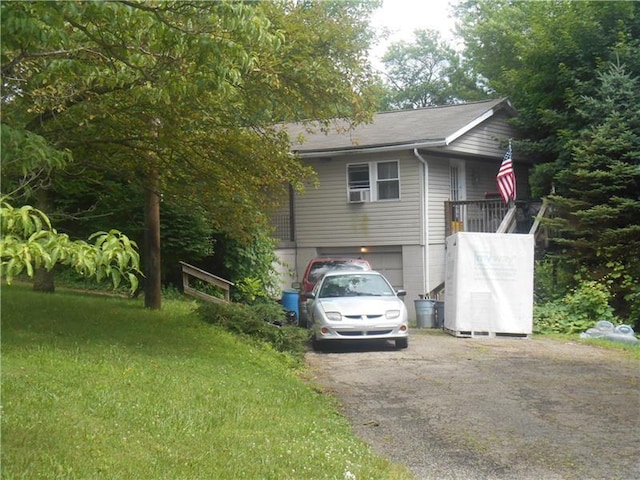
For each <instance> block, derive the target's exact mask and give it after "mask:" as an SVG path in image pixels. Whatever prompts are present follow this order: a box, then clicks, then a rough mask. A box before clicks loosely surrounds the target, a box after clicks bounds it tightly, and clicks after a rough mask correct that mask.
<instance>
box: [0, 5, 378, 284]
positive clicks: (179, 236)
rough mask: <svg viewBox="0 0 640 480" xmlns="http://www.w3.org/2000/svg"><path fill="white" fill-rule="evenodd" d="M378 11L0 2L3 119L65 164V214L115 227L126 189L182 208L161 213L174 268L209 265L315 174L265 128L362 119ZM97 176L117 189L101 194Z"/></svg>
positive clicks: (61, 181) (13, 178)
mask: <svg viewBox="0 0 640 480" xmlns="http://www.w3.org/2000/svg"><path fill="white" fill-rule="evenodd" d="M377 4H378V2H366V1H349V2H344V1H310V2H307V1H305V2H289V1H286V2H236V1H211V2H204V1H198V2H183V1H163V2H149V3H145V2H142V3H141V2H125V3H122V2H80V3H77V2H3V3H2V4H1V5H0V7H1V8H2V12H1V15H0V21H1V22H2V24H1V25H0V26H1V29H2V45H1V48H2V51H1V63H2V65H1V67H2V74H3V82H2V85H1V86H2V107H3V108H2V110H1V113H0V114H1V115H2V124H3V126H4V125H8V126H10V127H11V128H12V129H14V130H15V131H18V132H27V133H26V134H25V135H24V138H27V140H28V142H29V143H31V144H32V146H33V148H31V149H29V148H28V146H27V147H25V149H24V151H25V152H28V151H36V150H37V151H40V150H42V149H41V148H36V147H38V146H39V144H38V142H37V140H38V139H44V144H46V145H49V146H52V148H55V150H57V151H60V152H70V154H72V155H73V158H74V159H75V163H74V164H73V166H72V167H69V168H67V169H66V171H65V172H64V173H62V172H57V173H58V175H57V178H54V179H53V183H52V185H51V188H50V190H49V191H50V193H51V197H52V198H53V199H54V203H55V205H56V206H57V207H58V208H59V209H60V212H59V213H61V214H64V215H66V216H67V218H70V217H73V219H74V220H75V219H77V218H78V217H86V216H87V212H89V211H91V209H92V208H93V207H94V206H96V205H98V204H101V205H105V204H106V205H108V206H111V207H113V209H114V210H117V212H115V211H114V212H107V213H108V214H114V218H115V215H116V214H121V213H123V212H124V211H125V210H127V209H128V210H129V211H134V210H135V209H136V208H138V209H139V208H140V207H141V205H142V204H143V202H142V201H141V198H140V197H138V196H136V195H132V196H131V197H124V198H123V197H122V195H121V193H122V192H124V191H125V190H126V186H129V185H133V187H132V188H131V190H135V189H137V190H138V192H144V191H149V190H152V191H153V192H154V193H157V194H159V195H160V196H161V197H163V198H165V199H167V203H166V204H165V206H163V207H162V209H163V210H164V209H165V208H166V210H169V209H173V212H174V213H175V212H177V213H178V214H180V212H187V213H186V214H185V215H184V216H181V217H179V218H181V219H182V220H183V222H181V221H175V220H176V217H172V216H171V215H166V216H164V212H163V215H161V218H164V219H166V220H167V221H168V222H167V223H165V224H164V225H163V226H164V227H165V228H166V232H167V235H166V236H165V237H164V238H163V239H162V241H163V242H165V241H166V242H167V243H168V246H169V247H170V250H168V251H167V252H166V253H167V258H168V260H167V261H169V262H171V264H173V265H175V264H176V262H175V260H176V259H178V257H183V258H180V259H182V260H193V259H197V258H198V257H200V256H202V255H206V254H207V253H208V252H207V251H206V250H207V249H208V248H210V247H211V245H210V244H208V242H209V241H210V238H209V237H210V233H211V232H216V233H217V234H219V235H221V236H225V237H227V238H229V239H233V240H237V241H238V242H240V244H242V245H246V244H247V243H249V242H250V240H251V238H252V235H253V225H254V223H255V222H254V217H255V216H256V215H259V214H260V213H264V212H267V211H268V210H269V208H272V207H274V206H275V204H276V201H275V199H276V198H278V195H277V193H278V192H281V191H284V189H286V188H288V185H293V186H294V187H295V188H296V189H302V186H303V185H304V184H305V181H306V180H308V179H311V178H312V177H313V171H312V169H311V168H308V167H305V166H304V165H303V164H302V163H301V162H300V160H299V159H298V158H296V157H295V156H293V155H290V142H289V139H288V136H287V134H286V132H284V131H282V129H281V128H278V127H277V126H275V125H276V124H277V123H278V122H281V121H290V120H303V121H305V120H308V119H320V120H325V121H326V120H328V119H330V118H334V117H343V118H348V119H350V120H351V121H353V122H354V123H358V122H362V121H365V120H367V119H369V118H370V116H371V113H372V111H373V110H374V107H375V96H374V92H373V89H372V87H373V84H374V81H373V80H374V78H373V75H372V72H371V68H370V66H369V65H368V63H367V62H366V60H365V56H366V53H367V49H368V47H369V40H370V39H371V31H370V29H369V25H368V16H369V15H370V13H371V11H372V10H373V9H374V8H375V7H376V6H377ZM35 157H36V156H34V155H29V161H30V162H31V164H33V163H34V162H35V159H36V158H35ZM27 163H29V162H25V163H24V164H25V165H26V164H27ZM6 173H7V175H6V178H3V188H4V185H13V184H17V183H20V181H21V179H20V177H19V169H18V168H15V169H11V171H9V170H7V172H6ZM3 174H4V172H3ZM156 174H157V175H158V176H159V178H156ZM70 177H71V178H73V183H72V184H71V185H66V182H65V180H68V179H69V178H70ZM102 179H107V180H109V181H110V182H121V183H122V184H123V186H124V187H125V188H122V189H121V190H120V191H117V189H114V188H111V187H112V185H111V186H110V188H108V189H104V190H103V189H102V185H103V183H102V182H101V180H102ZM83 182H84V183H85V184H84V185H81V184H82V183H83ZM96 185H100V189H99V191H97V192H95V191H94V192H92V188H93V189H94V190H95V186H96ZM78 192H82V193H78ZM74 196H76V197H79V198H69V197H74ZM94 197H98V198H94ZM169 202H171V203H169ZM75 205H78V206H80V207H81V208H80V209H79V210H75V209H72V208H71V207H73V206H75ZM169 205H170V206H169ZM64 207H68V209H67V208H64ZM42 208H44V207H42ZM47 213H48V214H52V213H53V212H51V211H49V210H48V209H47ZM57 213H58V212H57ZM167 213H170V212H167ZM92 214H94V215H95V214H96V213H94V212H92ZM139 216H141V215H139ZM129 218H130V219H131V220H129V221H131V222H132V223H133V222H135V220H134V218H135V216H134V215H130V216H129ZM172 220H173V221H172ZM113 225H114V224H113V223H112V224H110V226H109V229H110V228H113ZM116 225H118V226H119V228H120V229H121V230H124V227H123V226H121V225H122V224H116ZM181 227H185V228H182V229H181ZM101 229H102V228H101ZM104 230H107V228H104ZM127 231H128V230H127ZM204 231H207V232H206V233H205V234H204V235H202V233H203V232H204ZM182 232H184V233H182ZM180 245H181V246H182V249H179V248H177V247H178V246H180ZM154 253H159V252H154ZM163 253H164V252H163ZM185 257H188V258H185ZM150 268H151V267H150ZM157 268H159V266H158V267H156V266H155V265H154V267H153V269H154V271H153V272H147V273H148V276H149V277H150V278H152V279H154V278H159V277H160V272H158V271H157ZM253 276H254V275H253V274H242V275H241V276H238V277H237V279H242V278H248V277H253ZM257 278H259V279H260V281H262V282H263V283H264V285H265V288H267V289H268V288H269V285H270V281H268V279H267V278H266V277H265V275H264V274H263V272H258V274H257ZM165 279H166V277H165ZM154 285H155V283H154Z"/></svg>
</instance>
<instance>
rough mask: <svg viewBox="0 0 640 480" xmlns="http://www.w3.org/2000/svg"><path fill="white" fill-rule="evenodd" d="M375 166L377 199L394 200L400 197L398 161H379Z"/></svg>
mask: <svg viewBox="0 0 640 480" xmlns="http://www.w3.org/2000/svg"><path fill="white" fill-rule="evenodd" d="M377 166H378V181H377V186H378V200H395V199H397V198H400V178H399V177H398V162H379V163H378V164H377Z"/></svg>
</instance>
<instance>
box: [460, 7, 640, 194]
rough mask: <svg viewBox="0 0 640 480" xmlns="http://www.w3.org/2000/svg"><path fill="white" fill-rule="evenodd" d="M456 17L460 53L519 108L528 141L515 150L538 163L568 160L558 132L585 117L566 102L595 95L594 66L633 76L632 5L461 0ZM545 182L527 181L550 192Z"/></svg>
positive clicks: (636, 14) (636, 31) (639, 69)
mask: <svg viewBox="0 0 640 480" xmlns="http://www.w3.org/2000/svg"><path fill="white" fill-rule="evenodd" d="M456 17H457V19H458V34H459V35H460V36H461V38H462V40H463V41H464V45H465V48H464V54H465V57H466V58H468V59H469V62H470V63H471V65H472V67H473V69H474V70H475V72H476V73H477V74H479V75H481V76H482V77H483V78H484V81H485V82H486V84H487V86H488V88H489V89H490V90H491V91H493V92H495V93H496V94H497V95H500V96H507V97H509V99H510V100H511V102H512V103H513V104H514V106H515V107H516V108H517V110H518V121H519V125H520V126H521V127H522V128H523V130H525V131H526V136H527V138H528V139H529V142H528V143H527V144H519V145H518V148H519V149H520V150H521V151H523V152H524V151H525V150H524V149H526V153H530V154H531V155H532V156H535V158H536V159H537V160H538V161H541V162H556V161H563V160H566V159H568V158H569V156H570V149H567V146H566V141H565V136H564V132H565V131H577V130H579V129H580V128H582V126H584V121H585V120H584V119H583V118H580V117H579V116H578V115H577V114H576V112H575V109H574V108H573V107H572V106H571V103H572V101H573V99H574V98H576V97H579V96H580V95H592V94H593V93H594V92H595V88H596V85H597V79H596V72H597V71H598V69H599V67H600V66H601V65H603V64H604V63H606V62H613V63H616V62H620V63H624V64H625V65H627V68H628V70H629V72H630V73H633V74H638V73H640V55H638V48H639V41H640V3H638V2H616V1H583V2H572V1H553V0H542V1H537V2H529V1H520V0H466V1H463V2H461V3H459V4H458V6H457V7H456ZM539 178H540V177H539ZM545 179H546V182H542V181H541V182H540V185H534V187H537V190H538V193H541V194H548V193H549V190H550V188H551V181H550V176H549V175H546V176H545Z"/></svg>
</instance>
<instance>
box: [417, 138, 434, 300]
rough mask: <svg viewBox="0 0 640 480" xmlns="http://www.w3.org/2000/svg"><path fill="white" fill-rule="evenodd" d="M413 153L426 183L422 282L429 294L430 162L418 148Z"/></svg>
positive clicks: (426, 292)
mask: <svg viewBox="0 0 640 480" xmlns="http://www.w3.org/2000/svg"><path fill="white" fill-rule="evenodd" d="M413 154H414V155H415V157H416V158H417V159H418V160H419V161H420V163H422V183H423V184H424V250H423V252H422V257H423V258H422V259H423V262H424V269H423V271H422V282H423V285H424V288H425V291H424V294H425V295H426V294H428V293H429V292H428V289H429V285H430V277H429V270H430V265H429V164H428V163H427V160H426V159H425V158H424V157H423V156H422V155H420V152H419V151H418V149H417V148H414V149H413Z"/></svg>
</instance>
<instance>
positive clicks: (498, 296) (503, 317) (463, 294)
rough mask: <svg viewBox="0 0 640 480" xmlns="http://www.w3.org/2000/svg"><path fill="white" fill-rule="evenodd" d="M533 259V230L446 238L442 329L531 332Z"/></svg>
mask: <svg viewBox="0 0 640 480" xmlns="http://www.w3.org/2000/svg"><path fill="white" fill-rule="evenodd" d="M533 261H534V238H533V235H520V234H502V233H472V232H458V233H456V234H454V235H451V236H449V237H447V254H446V262H447V263H446V279H445V305H446V306H447V308H446V310H445V320H444V329H445V330H446V331H448V332H449V333H451V334H453V335H456V336H465V337H475V336H501V335H504V336H515V337H528V336H530V335H531V332H532V329H533Z"/></svg>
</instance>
